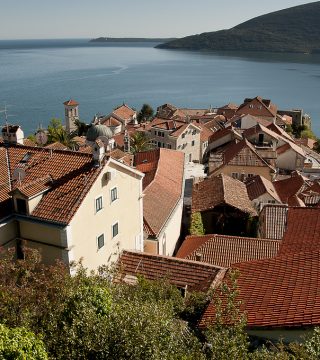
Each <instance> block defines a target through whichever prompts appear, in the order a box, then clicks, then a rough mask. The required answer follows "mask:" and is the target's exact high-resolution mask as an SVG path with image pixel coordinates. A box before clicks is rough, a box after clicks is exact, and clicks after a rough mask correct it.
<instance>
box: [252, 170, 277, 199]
mask: <svg viewBox="0 0 320 360" xmlns="http://www.w3.org/2000/svg"><path fill="white" fill-rule="evenodd" d="M246 186H247V191H248V195H249V198H250V200H254V199H257V198H258V197H260V196H261V195H263V194H266V193H268V194H269V195H270V196H272V197H273V198H274V199H275V200H276V201H277V202H279V203H281V199H280V198H279V196H278V194H277V191H276V189H275V188H274V186H273V183H272V182H271V181H270V180H267V179H266V178H265V177H263V176H261V175H256V176H252V177H250V178H248V179H247V181H246Z"/></svg>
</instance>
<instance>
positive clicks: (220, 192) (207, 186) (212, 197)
mask: <svg viewBox="0 0 320 360" xmlns="http://www.w3.org/2000/svg"><path fill="white" fill-rule="evenodd" d="M222 204H226V205H229V206H232V207H234V208H236V209H239V210H241V211H242V212H245V213H247V214H250V215H256V211H255V209H254V208H253V205H252V203H251V201H250V199H249V197H248V193H247V188H246V186H245V184H243V183H242V182H241V181H239V180H237V179H233V178H231V177H230V176H228V175H224V174H220V175H218V176H211V177H208V178H207V179H205V180H204V181H201V182H200V183H196V184H194V186H193V191H192V211H193V212H197V211H200V212H201V211H207V210H210V209H214V208H215V207H216V206H218V205H222Z"/></svg>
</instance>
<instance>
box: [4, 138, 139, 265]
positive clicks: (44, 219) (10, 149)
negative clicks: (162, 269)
mask: <svg viewBox="0 0 320 360" xmlns="http://www.w3.org/2000/svg"><path fill="white" fill-rule="evenodd" d="M92 147H93V151H92V153H91V154H87V153H81V152H74V151H70V150H67V151H65V150H55V149H50V148H49V149H48V148H39V147H26V146H21V145H14V144H8V145H2V144H0V174H1V183H2V186H1V188H0V245H2V246H4V247H16V248H17V251H18V250H19V249H20V250H21V244H24V245H26V246H28V247H31V248H36V249H38V250H39V251H40V252H41V254H42V258H43V261H44V262H45V263H53V262H54V261H55V260H56V259H59V260H62V261H64V262H65V263H66V264H69V263H70V262H71V261H79V260H80V259H81V258H82V259H83V265H84V266H85V267H87V268H88V269H96V268H97V267H98V266H100V265H104V264H108V263H111V262H113V261H115V260H116V259H117V257H118V255H119V253H120V251H121V250H122V249H132V250H134V249H136V250H143V217H142V213H143V204H142V179H143V176H144V175H143V174H142V173H141V172H139V171H138V170H136V169H133V168H131V167H129V166H127V165H125V164H124V163H122V162H119V161H116V160H114V159H113V158H111V157H110V156H109V154H107V153H106V151H105V147H104V144H103V143H102V142H101V141H100V140H99V139H96V140H95V141H92Z"/></svg>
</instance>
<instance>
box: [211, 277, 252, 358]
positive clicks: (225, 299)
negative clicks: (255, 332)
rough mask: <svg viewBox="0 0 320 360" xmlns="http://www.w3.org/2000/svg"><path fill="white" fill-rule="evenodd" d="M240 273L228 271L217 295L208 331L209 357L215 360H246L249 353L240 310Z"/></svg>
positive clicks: (243, 317)
mask: <svg viewBox="0 0 320 360" xmlns="http://www.w3.org/2000/svg"><path fill="white" fill-rule="evenodd" d="M238 276H239V273H238V272H235V271H229V273H228V281H227V282H224V283H223V284H222V285H221V286H220V287H219V288H218V290H217V291H216V293H215V295H214V305H215V319H214V322H213V324H210V326H209V327H208V329H207V331H206V338H207V343H208V345H209V346H208V351H207V354H208V357H209V359H214V360H215V359H216V360H233V359H234V360H236V359H242V360H245V359H247V358H248V354H249V339H248V335H247V334H246V331H245V327H246V318H245V316H244V314H243V313H241V311H240V304H241V303H240V301H239V300H238V295H239V290H238V285H237V278H238Z"/></svg>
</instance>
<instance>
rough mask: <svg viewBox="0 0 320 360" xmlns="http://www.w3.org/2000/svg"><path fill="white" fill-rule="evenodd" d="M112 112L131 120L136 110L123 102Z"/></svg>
mask: <svg viewBox="0 0 320 360" xmlns="http://www.w3.org/2000/svg"><path fill="white" fill-rule="evenodd" d="M112 113H113V114H115V115H116V116H119V118H121V119H123V120H131V118H132V117H133V116H134V114H135V113H136V111H134V110H133V109H131V107H130V106H128V105H126V104H123V105H121V106H119V107H117V108H116V109H114V110H113V112H112Z"/></svg>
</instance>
